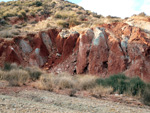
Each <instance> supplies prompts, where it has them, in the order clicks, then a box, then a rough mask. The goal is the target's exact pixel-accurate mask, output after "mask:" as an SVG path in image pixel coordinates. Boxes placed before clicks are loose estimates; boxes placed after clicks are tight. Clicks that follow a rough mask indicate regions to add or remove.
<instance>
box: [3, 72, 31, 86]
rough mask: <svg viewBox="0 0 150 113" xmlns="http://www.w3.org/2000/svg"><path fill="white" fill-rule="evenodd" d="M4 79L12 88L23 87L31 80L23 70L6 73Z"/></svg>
mask: <svg viewBox="0 0 150 113" xmlns="http://www.w3.org/2000/svg"><path fill="white" fill-rule="evenodd" d="M2 79H4V80H7V81H8V82H9V84H10V85H11V86H22V85H24V84H25V83H26V82H27V81H28V80H29V74H28V72H27V71H24V70H22V69H13V70H11V71H7V72H5V73H4V75H3V77H2Z"/></svg>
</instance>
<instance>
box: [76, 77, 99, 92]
mask: <svg viewBox="0 0 150 113" xmlns="http://www.w3.org/2000/svg"><path fill="white" fill-rule="evenodd" d="M96 79H97V77H96V76H92V75H77V81H78V84H77V88H78V89H80V90H87V89H91V88H93V87H95V86H96Z"/></svg>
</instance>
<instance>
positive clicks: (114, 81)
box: [96, 74, 128, 94]
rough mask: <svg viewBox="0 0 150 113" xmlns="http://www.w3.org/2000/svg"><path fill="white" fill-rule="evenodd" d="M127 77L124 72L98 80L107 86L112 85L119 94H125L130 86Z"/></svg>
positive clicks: (100, 83)
mask: <svg viewBox="0 0 150 113" xmlns="http://www.w3.org/2000/svg"><path fill="white" fill-rule="evenodd" d="M127 79H128V78H127V77H126V76H125V75H124V74H117V75H113V76H110V77H109V78H106V79H97V81H96V82H97V83H98V84H99V85H102V86H105V87H108V86H111V87H112V88H113V90H114V92H116V91H117V92H118V93H119V94H123V93H124V92H125V91H127V88H128V82H127Z"/></svg>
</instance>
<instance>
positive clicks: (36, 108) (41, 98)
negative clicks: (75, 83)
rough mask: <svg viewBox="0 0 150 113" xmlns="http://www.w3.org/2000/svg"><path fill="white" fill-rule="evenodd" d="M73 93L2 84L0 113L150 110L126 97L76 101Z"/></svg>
mask: <svg viewBox="0 0 150 113" xmlns="http://www.w3.org/2000/svg"><path fill="white" fill-rule="evenodd" d="M69 92H70V90H69V89H65V90H55V91H54V92H49V91H43V90H37V89H35V88H33V87H31V84H28V85H27V86H22V87H11V86H9V85H8V83H7V82H6V81H0V112H1V113H10V112H11V113H16V112H23V113H31V112H32V113H39V112H42V113H51V112H52V113H53V112H54V113H62V112H64V113H83V112H89V113H99V112H101V113H108V112H111V113H135V112H137V113H149V112H150V108H149V107H148V106H145V105H143V104H142V103H141V102H140V101H139V100H137V99H134V98H129V97H126V96H123V95H116V94H112V95H105V96H104V97H101V98H99V99H96V98H94V97H92V96H90V95H89V93H88V92H86V91H78V92H76V94H75V95H74V96H73V97H70V96H68V94H69Z"/></svg>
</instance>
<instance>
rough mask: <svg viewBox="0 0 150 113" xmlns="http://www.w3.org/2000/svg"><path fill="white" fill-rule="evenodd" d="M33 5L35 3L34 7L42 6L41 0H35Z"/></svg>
mask: <svg viewBox="0 0 150 113" xmlns="http://www.w3.org/2000/svg"><path fill="white" fill-rule="evenodd" d="M33 5H35V6H36V7H39V6H42V2H40V1H36V2H34V3H33Z"/></svg>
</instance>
